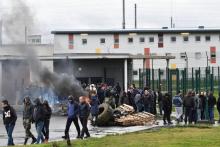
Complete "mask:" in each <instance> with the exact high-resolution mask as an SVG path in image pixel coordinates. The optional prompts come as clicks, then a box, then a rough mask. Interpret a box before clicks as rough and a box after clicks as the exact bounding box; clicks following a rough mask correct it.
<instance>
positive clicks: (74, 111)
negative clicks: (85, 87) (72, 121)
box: [67, 101, 79, 118]
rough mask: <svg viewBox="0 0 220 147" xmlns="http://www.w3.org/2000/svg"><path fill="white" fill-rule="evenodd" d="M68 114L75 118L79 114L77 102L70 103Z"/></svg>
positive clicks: (69, 116)
mask: <svg viewBox="0 0 220 147" xmlns="http://www.w3.org/2000/svg"><path fill="white" fill-rule="evenodd" d="M67 115H68V118H75V117H77V116H78V115H79V104H78V103H77V102H75V101H73V103H70V102H69V103H68V106H67Z"/></svg>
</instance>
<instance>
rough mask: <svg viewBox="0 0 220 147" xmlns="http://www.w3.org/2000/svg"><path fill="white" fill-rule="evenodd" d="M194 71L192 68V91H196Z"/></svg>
mask: <svg viewBox="0 0 220 147" xmlns="http://www.w3.org/2000/svg"><path fill="white" fill-rule="evenodd" d="M194 88H195V87H194V69H193V67H192V90H194Z"/></svg>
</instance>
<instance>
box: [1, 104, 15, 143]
mask: <svg viewBox="0 0 220 147" xmlns="http://www.w3.org/2000/svg"><path fill="white" fill-rule="evenodd" d="M2 107H3V122H4V125H5V129H6V131H7V134H8V146H13V145H14V141H13V137H12V133H13V130H14V127H15V123H16V120H17V114H16V112H15V110H14V108H13V107H11V106H10V105H9V103H8V101H7V100H3V101H2Z"/></svg>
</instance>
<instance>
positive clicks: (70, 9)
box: [0, 0, 220, 35]
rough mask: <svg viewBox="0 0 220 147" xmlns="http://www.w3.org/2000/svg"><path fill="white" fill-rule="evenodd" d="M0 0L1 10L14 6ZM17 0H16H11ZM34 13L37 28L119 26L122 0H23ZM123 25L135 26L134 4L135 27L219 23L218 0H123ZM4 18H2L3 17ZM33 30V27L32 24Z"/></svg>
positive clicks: (43, 29) (48, 29) (45, 33)
mask: <svg viewBox="0 0 220 147" xmlns="http://www.w3.org/2000/svg"><path fill="white" fill-rule="evenodd" d="M8 1H9V0H0V13H2V12H3V13H4V12H5V11H9V10H10V9H13V6H12V5H11V4H10V3H9V2H8ZM13 1H16V0H13ZM24 1H25V2H26V3H27V5H28V7H30V9H31V11H32V13H33V14H34V15H33V17H34V20H35V24H36V26H37V30H38V31H39V30H40V33H41V34H44V35H47V34H49V33H50V31H51V30H68V29H104V28H108V29H111V28H121V27H122V25H121V24H122V0H24ZM125 1H126V28H134V4H135V3H137V7H138V10H137V11H138V28H161V27H162V26H170V16H171V15H173V17H174V22H175V26H176V27H178V28H179V27H197V26H199V25H204V26H206V27H220V1H219V0H125ZM3 19H4V18H3ZM35 30H36V28H35Z"/></svg>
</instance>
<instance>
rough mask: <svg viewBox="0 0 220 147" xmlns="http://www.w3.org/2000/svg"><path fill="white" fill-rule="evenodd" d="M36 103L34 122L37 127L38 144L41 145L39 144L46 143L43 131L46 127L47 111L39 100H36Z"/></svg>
mask: <svg viewBox="0 0 220 147" xmlns="http://www.w3.org/2000/svg"><path fill="white" fill-rule="evenodd" d="M34 103H35V106H34V111H33V120H34V122H35V127H36V131H37V142H36V144H39V143H43V142H44V137H43V133H42V130H43V127H44V119H45V111H44V107H43V105H42V103H41V102H40V99H39V98H37V99H35V101H34Z"/></svg>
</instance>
